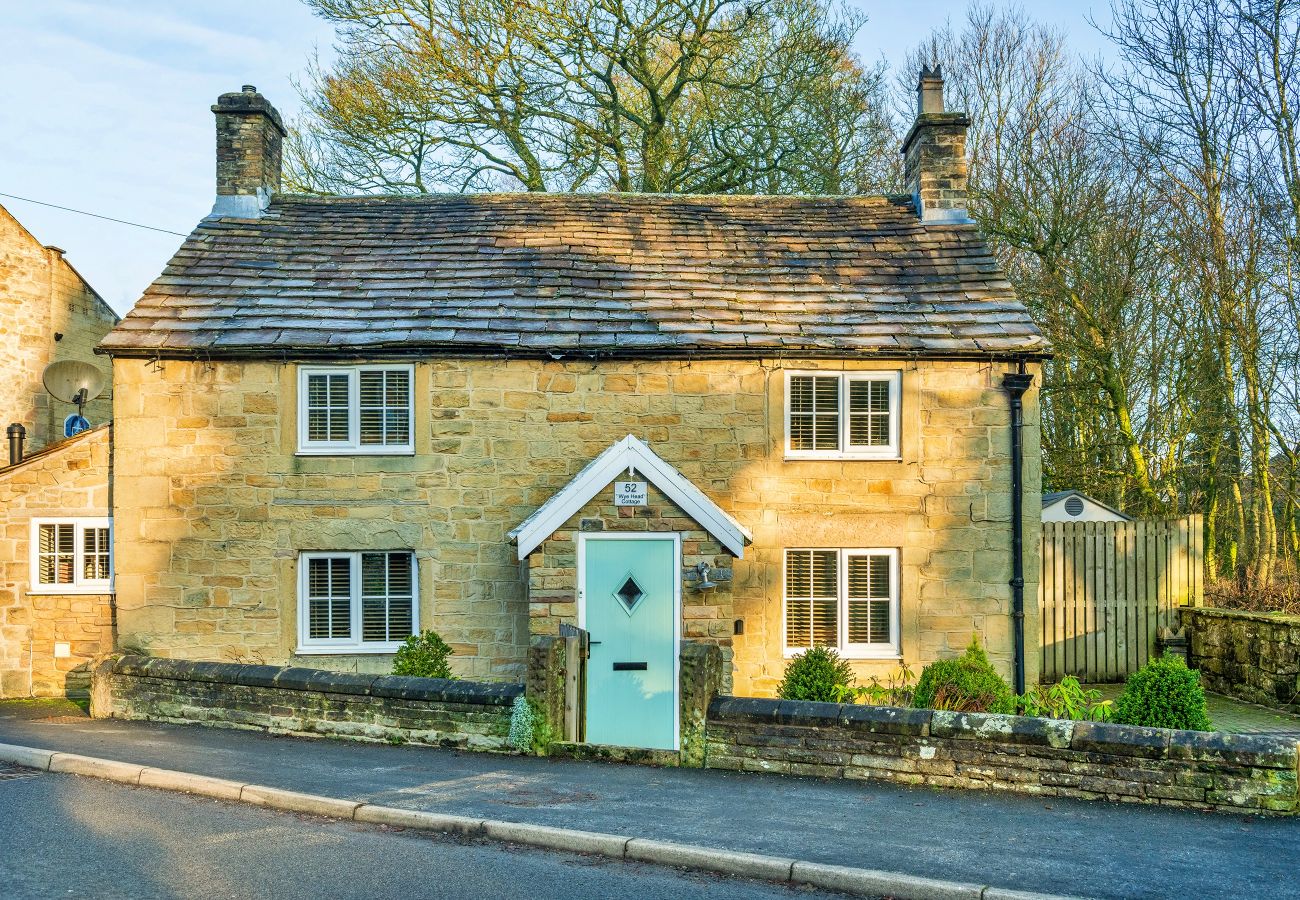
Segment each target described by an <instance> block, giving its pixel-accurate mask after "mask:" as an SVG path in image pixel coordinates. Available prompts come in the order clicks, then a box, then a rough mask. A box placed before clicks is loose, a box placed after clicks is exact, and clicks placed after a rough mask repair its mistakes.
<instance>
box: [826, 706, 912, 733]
mask: <svg viewBox="0 0 1300 900" xmlns="http://www.w3.org/2000/svg"><path fill="white" fill-rule="evenodd" d="M931 712H932V711H931V710H928V709H909V708H907V707H903V706H866V705H862V704H857V703H845V704H843V705H842V706H841V707H840V725H842V726H843V727H845V728H851V729H853V730H855V731H865V732H868V733H870V734H904V735H913V736H914V737H925V736H926V735H928V734H930V733H931V724H930V716H931Z"/></svg>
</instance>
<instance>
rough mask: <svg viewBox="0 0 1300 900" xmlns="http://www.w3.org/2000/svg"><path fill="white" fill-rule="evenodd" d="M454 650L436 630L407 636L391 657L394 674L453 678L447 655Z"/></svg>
mask: <svg viewBox="0 0 1300 900" xmlns="http://www.w3.org/2000/svg"><path fill="white" fill-rule="evenodd" d="M453 652H454V651H453V650H452V649H451V647H449V646H447V642H446V641H444V640H443V639H442V637H441V636H439V634H438V632H436V631H423V632H421V633H419V634H413V635H411V636H410V637H408V638H407V639H406V640H405V641H404V642H403V643H402V646H401V647H398V648H397V656H395V657H393V674H394V675H413V676H415V677H416V678H453V677H455V676H453V675H452V674H451V667H450V666H448V665H447V657H449V656H451V654H452V653H453Z"/></svg>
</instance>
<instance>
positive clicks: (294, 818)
mask: <svg viewBox="0 0 1300 900" xmlns="http://www.w3.org/2000/svg"><path fill="white" fill-rule="evenodd" d="M10 771H11V772H12V771H19V770H12V769H11V770H10ZM29 771H30V770H29ZM4 775H5V773H4V772H3V771H0V808H3V810H4V815H3V816H0V848H2V849H0V885H3V887H2V888H0V891H2V892H3V895H4V897H5V898H6V900H44V898H55V897H59V898H66V897H70V896H72V897H95V898H131V900H146V898H164V897H166V898H171V897H225V898H241V900H242V898H274V900H293V898H316V897H330V898H339V900H343V898H372V897H373V898H379V897H411V898H420V897H438V898H442V900H468V898H480V897H493V898H497V897H500V898H508V900H533V898H539V897H547V898H549V897H563V898H565V900H600V898H606V897H664V898H668V897H674V898H675V897H682V896H690V897H703V898H711V900H793V898H795V897H807V898H810V900H812V898H823V897H825V898H829V897H835V896H839V895H832V894H824V893H820V892H816V891H811V890H802V889H801V890H799V891H797V892H796V891H794V890H791V889H790V888H788V887H785V886H782V885H775V884H767V883H763V882H753V881H746V880H743V879H735V878H728V877H725V876H720V875H715V874H709V875H707V876H706V875H698V874H693V873H683V872H679V871H677V870H674V869H669V868H664V867H660V866H648V865H642V864H639V863H625V862H618V861H612V860H607V859H604V858H601V857H588V856H579V855H576V854H571V853H550V852H541V851H532V850H526V849H522V848H515V847H508V846H507V847H503V846H501V845H497V844H487V843H474V842H464V841H455V840H452V839H449V838H446V837H444V836H438V837H434V836H430V835H426V834H421V833H419V832H413V831H405V832H396V831H392V830H388V829H383V828H379V827H375V826H369V825H360V824H357V823H353V822H339V821H335V820H331V819H321V818H316V817H313V816H304V815H294V814H289V813H282V812H275V811H272V810H266V809H258V808H256V807H252V806H247V805H240V804H234V803H220V802H217V801H212V800H205V799H201V798H195V797H190V796H187V795H185V794H176V793H170V792H167V791H155V790H150V789H148V788H131V787H126V786H124V785H120V784H113V783H111V782H105V781H98V780H96V779H93V778H78V777H76V776H74V775H54V774H45V773H40V774H33V775H32V776H31V777H22V778H5V777H4Z"/></svg>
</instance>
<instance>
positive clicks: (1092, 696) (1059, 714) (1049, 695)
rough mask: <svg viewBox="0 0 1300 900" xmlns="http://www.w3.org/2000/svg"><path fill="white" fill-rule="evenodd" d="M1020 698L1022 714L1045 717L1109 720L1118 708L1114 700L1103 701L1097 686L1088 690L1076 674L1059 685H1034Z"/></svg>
mask: <svg viewBox="0 0 1300 900" xmlns="http://www.w3.org/2000/svg"><path fill="white" fill-rule="evenodd" d="M1017 701H1018V702H1019V704H1020V711H1021V713H1022V714H1023V715H1026V716H1039V717H1041V718H1044V719H1074V720H1076V721H1081V722H1106V721H1109V720H1110V717H1111V715H1112V713H1113V712H1114V710H1115V703H1114V701H1112V700H1103V699H1102V698H1101V691H1099V690H1097V689H1095V688H1088V689H1086V690H1085V689H1084V687H1083V685H1081V684H1079V679H1077V678H1075V677H1074V676H1073V675H1066V676H1065V677H1064V678H1062V679H1061V681H1060V683H1059V684H1039V685H1035V686H1034V687H1032V688H1030V689H1029V690H1028V691H1026V692H1025V693H1024V694H1022V695H1021V696H1020V697H1018V698H1017Z"/></svg>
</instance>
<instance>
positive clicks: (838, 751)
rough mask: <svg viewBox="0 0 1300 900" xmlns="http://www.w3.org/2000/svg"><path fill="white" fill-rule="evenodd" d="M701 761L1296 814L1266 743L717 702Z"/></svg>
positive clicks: (1284, 770)
mask: <svg viewBox="0 0 1300 900" xmlns="http://www.w3.org/2000/svg"><path fill="white" fill-rule="evenodd" d="M707 752H708V756H707V760H706V763H705V764H706V766H707V767H708V768H711V769H731V770H740V771H748V772H778V773H782V774H788V775H809V776H817V777H825V778H878V779H882V780H885V781H893V782H898V783H902V784H915V785H930V786H934V787H966V788H986V789H994V790H1009V791H1016V792H1020V793H1026V794H1037V795H1041V796H1049V797H1077V798H1082V799H1090V800H1111V801H1123V802H1140V803H1149V804H1159V805H1162V806H1182V807H1191V808H1195V809H1218V810H1228V811H1233V812H1249V813H1283V814H1292V815H1294V814H1296V813H1297V812H1300V801H1298V799H1297V787H1296V780H1297V768H1296V766H1297V757H1296V752H1297V745H1296V742H1295V741H1294V740H1285V739H1282V738H1276V737H1268V736H1262V735H1234V734H1223V733H1219V732H1197V731H1173V730H1169V729H1164V728H1138V727H1134V726H1128V725H1112V724H1108V723H1101V722H1071V721H1060V720H1055V719H1036V718H1029V717H1025V716H1005V715H991V714H981V713H955V712H945V711H940V710H933V711H932V710H924V709H898V708H893V707H878V706H856V705H839V704H834V703H809V702H792V701H782V700H765V699H750V698H736V697H725V696H724V697H718V698H717V699H715V700H714V702H713V703H712V705H711V706H710V707H709V722H708V746H707Z"/></svg>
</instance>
